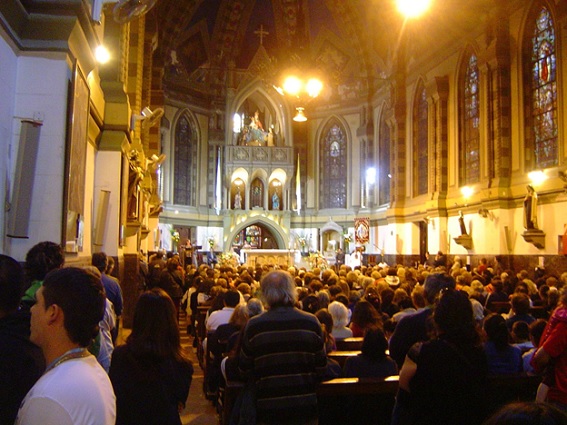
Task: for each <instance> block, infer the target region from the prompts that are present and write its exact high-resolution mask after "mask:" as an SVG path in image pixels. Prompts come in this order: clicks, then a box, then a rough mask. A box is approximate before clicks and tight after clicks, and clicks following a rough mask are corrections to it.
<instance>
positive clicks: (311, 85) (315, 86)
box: [305, 78, 323, 97]
mask: <svg viewBox="0 0 567 425" xmlns="http://www.w3.org/2000/svg"><path fill="white" fill-rule="evenodd" d="M305 89H306V90H307V94H308V95H309V96H310V97H317V96H319V93H321V90H323V83H322V82H321V81H319V80H318V79H317V78H311V79H309V81H307V85H306V86H305Z"/></svg>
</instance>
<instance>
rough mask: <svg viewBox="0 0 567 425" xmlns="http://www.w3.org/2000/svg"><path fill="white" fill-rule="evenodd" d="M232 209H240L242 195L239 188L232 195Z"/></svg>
mask: <svg viewBox="0 0 567 425" xmlns="http://www.w3.org/2000/svg"><path fill="white" fill-rule="evenodd" d="M234 209H235V210H239V209H242V195H241V194H240V190H239V191H238V192H236V195H234Z"/></svg>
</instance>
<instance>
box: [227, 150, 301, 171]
mask: <svg viewBox="0 0 567 425" xmlns="http://www.w3.org/2000/svg"><path fill="white" fill-rule="evenodd" d="M225 150H226V156H225V161H227V162H229V163H232V164H234V165H241V166H243V167H244V166H252V165H254V166H258V165H281V166H284V165H293V164H294V161H293V160H294V158H293V148H292V147H286V146H227V147H225Z"/></svg>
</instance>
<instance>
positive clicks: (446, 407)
mask: <svg viewBox="0 0 567 425" xmlns="http://www.w3.org/2000/svg"><path fill="white" fill-rule="evenodd" d="M404 320H405V319H404ZM433 321H434V326H435V330H434V334H435V338H434V339H432V340H430V341H427V342H418V343H416V344H414V345H413V346H412V347H411V349H410V350H409V352H408V354H407V356H406V358H405V361H404V364H403V366H402V368H401V370H400V381H399V391H398V395H397V397H396V407H395V408H394V414H393V420H392V423H395V424H398V423H406V422H404V421H399V419H401V418H406V417H407V416H405V415H408V416H409V418H411V422H407V423H412V424H414V425H420V424H424V425H434V424H439V425H441V424H462V425H464V424H471V425H472V424H479V423H481V422H482V420H483V419H484V416H485V414H484V413H485V412H484V410H485V409H484V407H483V406H486V400H485V398H484V397H485V396H484V393H483V391H484V390H485V388H486V384H487V380H486V377H487V365H486V359H485V357H484V352H483V350H482V346H481V339H480V334H479V333H478V331H477V328H476V324H475V319H474V316H473V311H472V306H471V303H470V302H469V299H468V296H467V295H466V293H464V292H461V291H456V290H454V289H447V290H445V291H443V292H442V294H441V297H440V298H439V301H438V302H437V306H436V307H435V312H434V313H433ZM471 406H474V408H473V409H471Z"/></svg>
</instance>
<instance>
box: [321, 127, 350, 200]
mask: <svg viewBox="0 0 567 425" xmlns="http://www.w3.org/2000/svg"><path fill="white" fill-rule="evenodd" d="M346 148H347V141H346V137H345V132H344V130H343V129H342V128H341V126H340V124H339V123H338V122H332V123H331V124H329V125H328V126H327V127H326V131H324V132H323V140H322V141H321V145H320V152H321V161H320V165H321V179H320V182H321V183H320V185H321V186H320V192H321V199H320V202H321V208H346V196H347V195H346V183H347V181H346V180H347V179H346V175H347V150H346Z"/></svg>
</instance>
